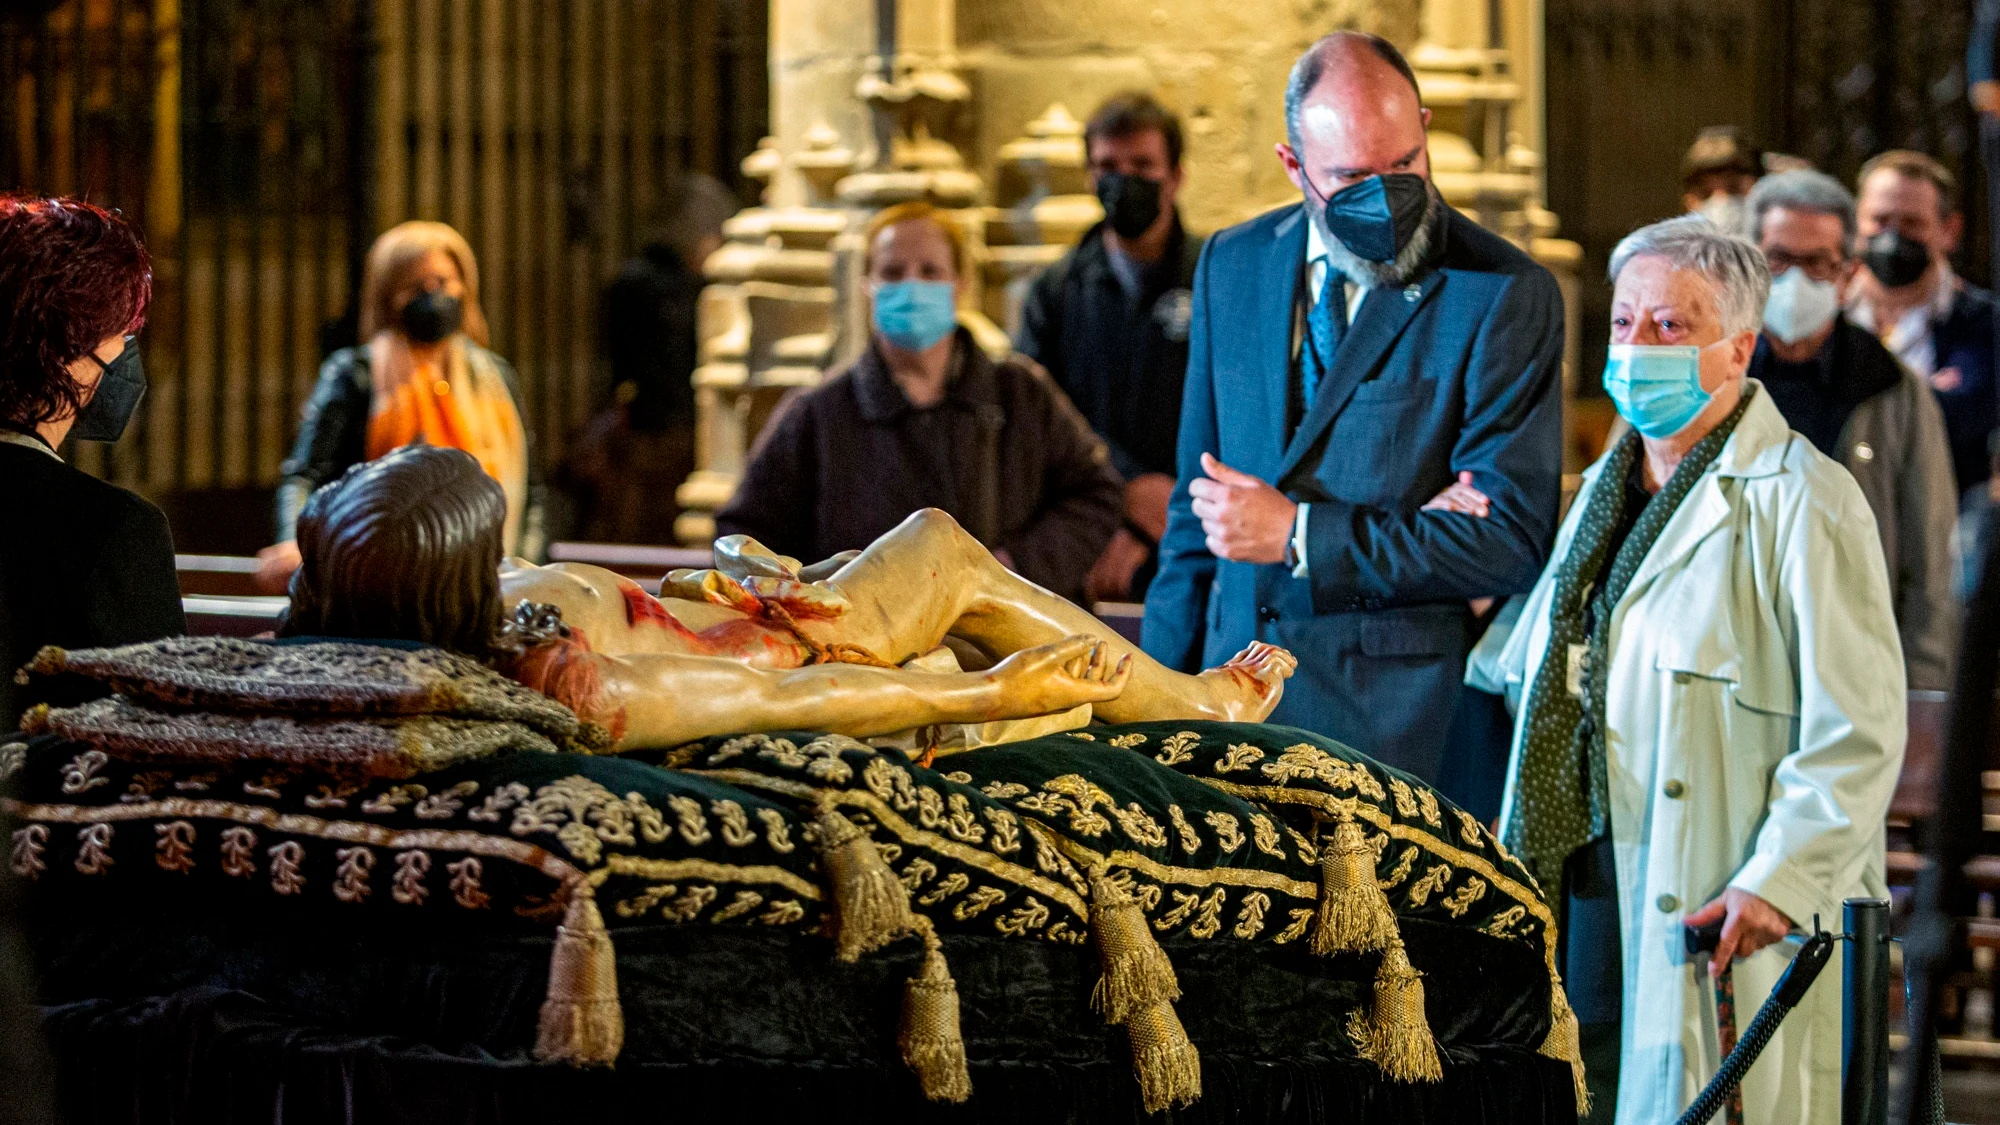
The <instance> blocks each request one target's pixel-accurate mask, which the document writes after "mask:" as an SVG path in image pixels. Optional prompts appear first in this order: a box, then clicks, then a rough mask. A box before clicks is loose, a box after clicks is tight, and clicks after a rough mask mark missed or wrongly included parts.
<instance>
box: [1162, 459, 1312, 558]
mask: <svg viewBox="0 0 2000 1125" xmlns="http://www.w3.org/2000/svg"><path fill="white" fill-rule="evenodd" d="M1201 471H1202V472H1204V473H1207V474H1208V476H1207V477H1206V478H1203V479H1199V480H1194V481H1190V482H1189V483H1188V494H1189V495H1191V496H1193V497H1194V504H1193V508H1194V514H1195V515H1196V517H1198V518H1199V519H1200V520H1201V529H1202V531H1203V532H1204V533H1205V534H1206V535H1207V537H1208V553H1209V554H1211V555H1214V556H1215V557H1216V558H1218V559H1228V560H1229V561H1230V562H1246V563H1275V562H1284V561H1285V544H1286V543H1287V542H1288V541H1289V540H1290V539H1291V537H1292V524H1293V523H1294V522H1296V521H1297V520H1298V516H1299V506H1298V505H1297V504H1294V503H1293V502H1292V501H1291V500H1290V499H1289V498H1287V497H1286V496H1285V494H1284V493H1282V492H1279V491H1278V490H1277V489H1275V488H1272V487H1271V486H1270V485H1268V484H1265V483H1264V482H1263V481H1261V480H1258V479H1257V478H1256V477H1253V476H1251V475H1250V474H1249V473H1242V472H1238V471H1236V470H1235V469H1232V468H1230V467H1229V466H1227V465H1225V464H1223V463H1222V462H1220V461H1218V460H1216V459H1215V458H1214V457H1212V456H1210V455H1209V454H1206V453H1204V454H1202V455H1201Z"/></svg>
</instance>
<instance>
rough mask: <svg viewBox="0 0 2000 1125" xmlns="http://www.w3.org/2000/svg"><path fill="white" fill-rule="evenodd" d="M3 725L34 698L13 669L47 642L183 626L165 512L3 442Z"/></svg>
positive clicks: (81, 641) (175, 631)
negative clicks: (17, 682)
mask: <svg viewBox="0 0 2000 1125" xmlns="http://www.w3.org/2000/svg"><path fill="white" fill-rule="evenodd" d="M0 481H4V482H6V487H5V488H0V527H4V528H6V529H7V533H6V534H4V535H0V645H4V646H5V648H4V651H0V667H4V671H0V731H11V730H13V729H15V725H16V723H17V722H18V721H19V719H20V713H21V711H22V710H24V709H25V708H26V706H27V705H28V704H30V703H33V702H36V701H37V700H36V699H35V698H28V697H26V696H27V693H26V692H24V691H22V689H20V688H19V687H17V686H16V685H15V683H14V671H15V669H17V668H19V667H20V666H21V665H23V664H26V663H27V662H28V661H29V660H31V659H33V658H34V655H35V653H36V652H37V651H38V650H40V649H41V647H42V646H43V645H58V646H61V647H62V648H96V647H100V646H105V645H124V644H136V643H137V642H139V641H152V640H158V639H160V638H161V637H172V636H178V635H180V634H182V633H185V632H187V620H186V618H184V617H183V616H182V615H181V592H180V584H179V580H178V578H177V577H176V576H175V574H174V539H173V534H172V533H171V532H169V531H168V530H167V517H166V516H165V515H164V514H162V513H161V512H160V510H159V509H158V508H156V507H154V506H153V505H152V504H151V503H148V502H147V501H146V500H144V499H142V498H140V497H138V496H135V495H133V494H132V493H130V492H127V491H125V490H124V489H122V488H119V487H117V486H115V485H110V484H106V483H105V482H103V481H101V480H98V479H97V478H96V477H93V476H91V475H89V474H88V473H84V472H81V471H79V470H77V469H74V468H71V467H70V466H68V465H65V464H63V463H62V462H61V461H58V460H56V459H55V458H54V457H51V456H49V455H48V454H47V453H45V452H43V451H41V450H39V449H33V448H29V447H26V446H22V445H15V444H12V443H10V442H0Z"/></svg>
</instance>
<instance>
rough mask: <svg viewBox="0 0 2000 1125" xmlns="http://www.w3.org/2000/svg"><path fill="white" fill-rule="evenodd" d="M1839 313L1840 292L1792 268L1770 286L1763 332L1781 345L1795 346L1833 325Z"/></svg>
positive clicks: (1796, 268)
mask: <svg viewBox="0 0 2000 1125" xmlns="http://www.w3.org/2000/svg"><path fill="white" fill-rule="evenodd" d="M1839 312H1840V289H1839V287H1838V286H1836V285H1834V283H1833V282H1831V281H1814V280H1813V279H1812V278H1810V277H1807V276H1806V271H1805V270H1803V269H1800V268H1799V267H1798V266H1793V267H1792V268H1791V269H1788V270H1786V271H1785V273H1784V276H1782V277H1780V278H1778V280H1776V281H1773V282H1772V283H1771V299H1770V300H1768V301H1766V302H1764V330H1765V331H1767V332H1769V333H1770V334H1771V335H1773V336H1776V337H1777V338H1778V340H1779V341H1780V342H1781V343H1786V344H1796V343H1798V342H1799V341H1800V340H1803V339H1806V338H1807V337H1809V336H1811V335H1812V334H1813V333H1815V332H1818V331H1819V330H1820V329H1822V328H1825V327H1826V326H1827V325H1828V324H1830V323H1832V321H1833V318H1834V316H1835V314H1837V313H1839Z"/></svg>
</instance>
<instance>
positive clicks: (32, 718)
mask: <svg viewBox="0 0 2000 1125" xmlns="http://www.w3.org/2000/svg"><path fill="white" fill-rule="evenodd" d="M23 682H24V683H25V682H26V681H23ZM48 730H49V705H48V704H46V703H37V704H35V705H34V706H33V707H30V708H28V709H27V710H26V711H23V712H21V733H22V734H47V733H48Z"/></svg>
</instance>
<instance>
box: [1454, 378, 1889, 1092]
mask: <svg viewBox="0 0 2000 1125" xmlns="http://www.w3.org/2000/svg"><path fill="white" fill-rule="evenodd" d="M1602 467H1603V462H1602V461H1600V462H1598V464H1596V465H1593V466H1592V467H1591V468H1590V469H1589V470H1588V471H1587V472H1586V473H1585V474H1584V483H1583V492H1582V494H1580V495H1579V496H1578V497H1577V499H1576V503H1575V504H1574V505H1573V506H1572V507H1571V509H1570V512H1569V516H1568V518H1567V519H1566V520H1564V522H1563V527H1562V530H1561V532H1560V533H1559V534H1558V535H1557V538H1556V546H1555V552H1554V555H1553V556H1552V561H1551V562H1550V563H1549V566H1548V569H1547V570H1546V571H1545V572H1544V573H1543V574H1542V577H1541V580H1540V581H1539V582H1537V583H1536V585H1535V588H1534V590H1533V592H1531V593H1530V594H1529V595H1528V600H1527V602H1526V604H1525V606H1524V607H1523V609H1522V612H1521V614H1520V616H1519V617H1518V618H1516V619H1515V623H1514V624H1512V625H1511V626H1510V627H1507V628H1504V629H1503V628H1499V627H1496V628H1495V629H1494V630H1492V631H1489V633H1488V634H1487V636H1486V637H1485V638H1484V639H1483V640H1482V641H1481V643H1480V645H1479V647H1478V649H1477V650H1475V652H1474V653H1473V656H1472V659H1471V664H1470V667H1469V669H1468V674H1467V681H1468V682H1470V683H1472V684H1474V685H1475V686H1478V687H1481V688H1484V689H1485V690H1487V691H1493V692H1502V691H1504V692H1505V693H1506V695H1507V697H1508V700H1509V702H1510V704H1518V703H1519V701H1520V697H1521V694H1522V692H1523V691H1525V690H1527V686H1528V685H1531V684H1532V683H1533V681H1534V678H1535V670H1536V669H1537V668H1539V667H1540V666H1541V662H1542V654H1543V652H1544V650H1545V649H1546V648H1547V645H1548V638H1549V620H1548V619H1549V599H1550V597H1551V594H1552V591H1553V588H1554V585H1555V581H1554V576H1555V572H1556V568H1557V566H1558V564H1559V563H1560V561H1561V560H1562V558H1563V556H1564V555H1565V554H1566V553H1567V552H1568V550H1569V545H1570V540H1571V538H1572V537H1573V535H1574V534H1575V528H1576V523H1577V520H1578V517H1579V516H1580V515H1581V514H1582V512H1583V509H1584V505H1585V504H1587V503H1588V502H1589V492H1590V490H1591V489H1592V488H1593V487H1595V485H1596V482H1597V476H1598V474H1599V472H1600V471H1601V469H1602ZM1621 486H1622V485H1621V483H1620V482H1611V484H1610V485H1609V487H1621ZM1892 604H1893V603H1892V601H1891V599H1890V595H1889V581H1888V574H1887V570H1886V568H1885V566H1884V564H1883V561H1882V547H1881V543H1880V541H1879V539H1878V538H1877V536H1876V532H1875V521H1874V517H1873V516H1872V515H1870V513H1869V509H1868V504H1867V501H1866V500H1864V499H1863V497H1862V495H1861V491H1860V489H1859V488H1858V487H1857V486H1856V485H1855V483H1854V479H1853V478H1852V477H1850V476H1849V475H1848V473H1847V470H1845V469H1843V468H1841V467H1840V465H1838V464H1837V463H1835V462H1834V461H1832V460H1830V459H1828V458H1827V457H1825V456H1824V455H1822V454H1821V453H1820V452H1819V451H1818V450H1816V449H1814V448H1813V446H1812V444H1811V443H1810V442H1809V441H1807V440H1806V439H1805V438H1803V437H1801V436H1799V435H1798V434H1795V433H1793V432H1791V430H1790V429H1789V428H1788V427H1787V426H1786V424H1785V420H1784V418H1783V416H1782V415H1780V414H1779V413H1778V409H1777V407H1775V406H1773V405H1772V403H1771V400H1770V396H1769V395H1768V394H1765V393H1762V391H1761V389H1760V390H1759V393H1758V394H1757V395H1756V397H1755V398H1754V399H1753V400H1752V401H1751V403H1750V406H1749V408H1748V409H1747V410H1746V411H1745V413H1744V415H1743V419H1742V421H1741V422H1740V423H1739V424H1738V426H1737V429H1736V432H1735V433H1734V434H1732V435H1731V436H1730V439H1729V442H1728V444H1726V445H1725V446H1723V449H1722V453H1721V455H1720V456H1718V457H1717V458H1716V460H1715V462H1714V463H1713V464H1712V465H1711V466H1710V467H1709V469H1708V471H1707V472H1706V473H1705V474H1704V475H1703V476H1702V479H1701V480H1700V481H1699V482H1697V483H1696V485H1695V487H1694V489H1693V491H1691V492H1690V493H1689V494H1688V496H1687V499H1686V500H1685V501H1683V503H1682V504H1681V507H1680V510H1679V511H1677V512H1675V513H1674V516H1673V518H1672V519H1671V520H1669V521H1668V523H1667V526H1666V528H1665V530H1664V531H1663V532H1662V533H1661V535H1660V537H1659V539H1658V541H1657V542H1655V543H1654V545H1653V548H1652V550H1651V551H1650V552H1648V554H1647V556H1646V558H1645V561H1644V562H1643V563H1642V564H1641V566H1640V568H1639V571H1638V573H1637V574H1636V575H1634V577H1633V580H1632V584H1631V586H1630V587H1629V588H1628V589H1627V590H1626V592H1625V596H1624V598H1623V600H1621V601H1620V602H1619V603H1618V605H1617V607H1616V608H1615V609H1614V610H1613V612H1612V617H1611V622H1610V635H1609V651H1610V653H1611V657H1610V667H1609V673H1608V674H1609V679H1608V680H1607V681H1606V697H1605V710H1606V753H1607V758H1608V763H1609V777H1610V801H1611V835H1612V843H1613V849H1614V852H1615V853H1616V856H1617V868H1618V890H1619V899H1620V904H1619V923H1620V928H1621V931H1622V932H1621V938H1622V945H1623V949H1622V953H1623V962H1624V1005H1623V1007H1624V1022H1623V1028H1622V1054H1621V1058H1622V1063H1621V1066H1620V1068H1619V1069H1620V1073H1619V1089H1618V1113H1617V1125H1653V1123H1660V1125H1670V1123H1671V1122H1672V1121H1673V1120H1674V1119H1675V1118H1676V1117H1677V1116H1678V1115H1679V1114H1680V1113H1681V1111H1682V1110H1683V1109H1685V1108H1686V1106H1687V1105H1688V1103H1689V1102H1691V1101H1692V1100H1693V1099H1694V1096H1695V1095H1696V1094H1697V1093H1698V1092H1699V1091H1700V1090H1701V1087H1702V1086H1703V1085H1704V1084H1706V1083H1707V1081H1708V1079H1709V1078H1710V1077H1711V1076H1712V1075H1713V1074H1714V1073H1715V1071H1716V1070H1717V1069H1718V1067H1719V1066H1720V1065H1721V1062H1722V1059H1721V1056H1720V1054H1719V1053H1718V1051H1717V1045H1716V1022H1715V998H1714V990H1713V988H1712V986H1711V985H1710V983H1709V980H1708V976H1707V973H1706V965H1705V964H1697V963H1694V962H1691V961H1690V960H1689V959H1688V958H1687V956H1686V955H1685V953H1684V952H1683V949H1684V946H1683V944H1682V938H1681V929H1682V919H1683V918H1684V917H1685V916H1686V915H1688V914H1690V913H1692V912H1694V911H1696V910H1698V909H1700V908H1701V907H1702V906H1704V905H1706V904H1707V903H1708V902H1709V901H1710V900H1712V899H1714V898H1715V897H1717V896H1718V895H1720V894H1721V893H1722V891H1723V889H1724V888H1725V887H1730V886H1734V887H1740V888H1742V889H1744V890H1747V891H1749V892H1751V893H1752V894H1755V895H1758V896H1759V897H1761V898H1763V899H1764V900H1766V901H1767V902H1769V903H1770V904H1771V905H1773V906H1775V907H1777V908H1778V909H1779V910H1781V911H1783V912H1784V913H1785V914H1786V915H1787V916H1788V917H1790V918H1791V919H1792V921H1793V922H1795V923H1797V924H1798V925H1799V926H1800V927H1802V928H1803V927H1809V926H1810V925H1811V924H1812V920H1813V915H1815V914H1818V915H1819V916H1820V919H1821V922H1822V923H1823V924H1824V925H1825V926H1826V927H1827V928H1829V929H1834V930H1837V929H1839V926H1840V909H1841V900H1842V899H1843V898H1847V897H1849V896H1854V895H1874V896H1881V895H1886V894H1887V890H1886V887H1885V885H1884V882H1883V846H1884V840H1883V819H1884V817H1885V816H1886V815H1887V812H1888V807H1889V798H1890V795H1891V793H1892V791H1893V790H1894V788H1895V785H1896V776H1897V772H1898V770H1899V769H1900V768H1901V766H1902V760H1903V742H1904V738H1905V733H1906V727H1905V722H1906V720H1905V693H1904V687H1903V657H1902V651H1901V647H1900V642H1899V641H1898V640H1897V633H1896V622H1895V620H1894V617H1893V611H1892V608H1891V606H1892ZM1523 711H1525V708H1521V707H1518V706H1517V707H1516V714H1517V721H1516V723H1515V731H1514V751H1513V752H1514V755H1515V757H1516V761H1515V762H1514V763H1512V764H1510V769H1509V777H1510V779H1511V778H1512V777H1513V775H1514V768H1513V767H1514V766H1518V757H1519V755H1520V753H1521V724H1520V722H1519V721H1518V716H1519V714H1520V713H1522V712H1523ZM1513 800H1514V789H1513V783H1512V781H1511V780H1510V781H1509V784H1508V789H1507V795H1506V810H1505V811H1503V813H1502V817H1503V820H1504V817H1505V816H1506V815H1507V811H1511V806H1512V804H1513ZM1545 889H1546V890H1548V891H1549V893H1551V894H1555V893H1557V890H1556V888H1552V887H1551V888H1545ZM1796 949H1797V946H1796V945H1795V944H1793V943H1790V942H1780V943H1778V944H1776V945H1773V946H1770V947H1767V948H1765V949H1763V950H1761V951H1759V952H1758V953H1757V954H1755V955H1754V956H1752V957H1750V958H1748V959H1747V960H1743V961H1739V962H1737V964H1736V966H1735V982H1736V1018H1737V1021H1738V1026H1737V1031H1738V1032H1739V1033H1741V1032H1742V1031H1744V1030H1747V1029H1748V1027H1749V1022H1750V1019H1751V1017H1752V1015H1754V1014H1755V1012H1756V1011H1757V1008H1758V1006H1759V1005H1761V1004H1762V1003H1763V1002H1764V999H1765V997H1766V996H1768V995H1769V993H1770V991H1771V989H1772V988H1773V987H1775V986H1776V984H1777V981H1778V977H1779V975H1780V974H1781V973H1782V972H1783V971H1784V969H1785V967H1786V965H1787V964H1788V963H1789V961H1790V959H1791V957H1792V954H1793V952H1794V951H1795V950H1796ZM1840 988H1841V982H1840V969H1839V966H1838V965H1837V964H1836V965H1832V966H1829V967H1828V969H1827V970H1826V971H1825V972H1823V973H1822V974H1821V975H1820V979H1819V982H1818V983H1817V984H1815V985H1814V986H1813V989H1812V991H1811V992H1810V993H1808V994H1807V995H1806V998H1805V1000H1804V1001H1803V1002H1802V1003H1801V1004H1800V1005H1799V1007H1798V1008H1797V1009H1795V1010H1794V1011H1793V1012H1792V1014H1791V1016H1790V1017H1789V1018H1787V1019H1786V1021H1785V1023H1784V1025H1783V1027H1782V1028H1781V1029H1780V1030H1779V1033H1778V1036H1777V1037H1776V1038H1775V1039H1773V1040H1772V1042H1771V1044H1770V1045H1769V1046H1768V1047H1766V1048H1765V1050H1764V1054H1763V1055H1762V1057H1761V1058H1760V1059H1759V1061H1758V1063H1757V1065H1756V1066H1755V1067H1753V1068H1752V1069H1751V1070H1750V1073H1749V1075H1748V1076H1747V1078H1746V1079H1745V1081H1744V1083H1743V1113H1744V1120H1745V1121H1754V1122H1758V1123H1759V1125H1785V1123H1790V1122H1798V1123H1805V1122H1816V1123H1817V1122H1823V1123H1826V1125H1834V1123H1837V1122H1838V1121H1839V1120H1840Z"/></svg>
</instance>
